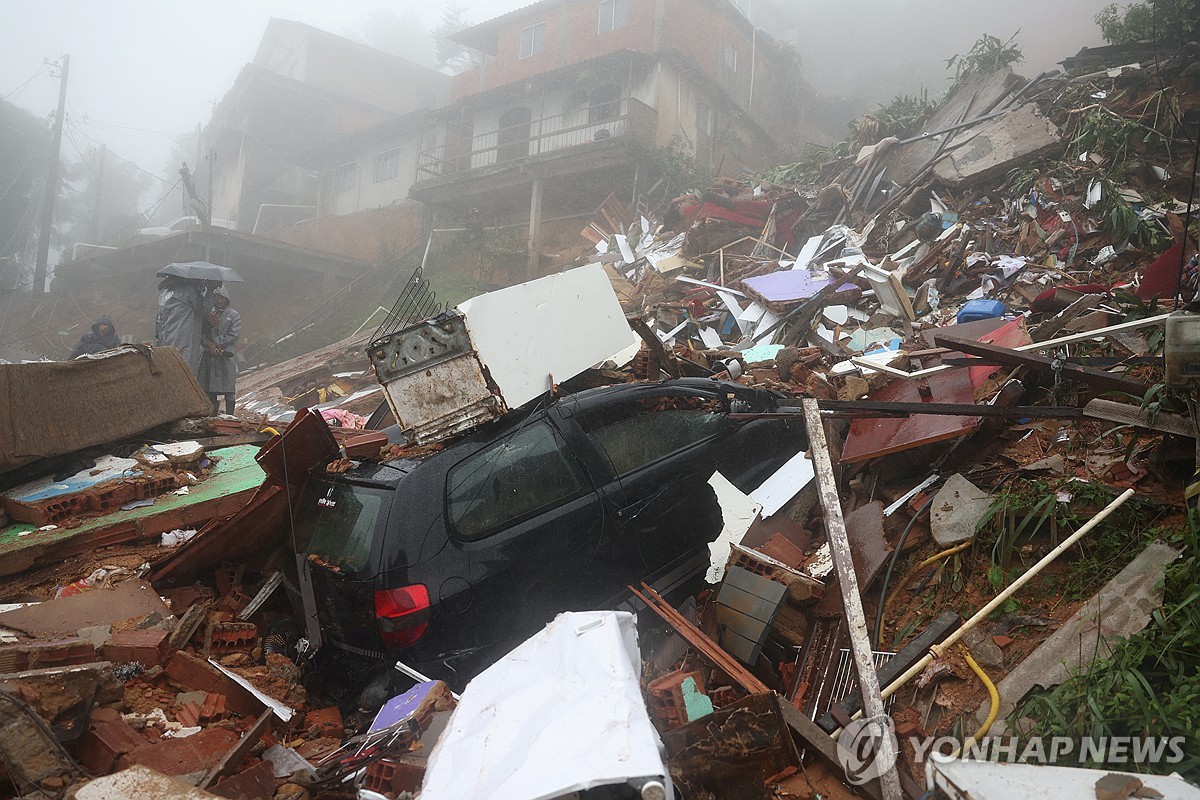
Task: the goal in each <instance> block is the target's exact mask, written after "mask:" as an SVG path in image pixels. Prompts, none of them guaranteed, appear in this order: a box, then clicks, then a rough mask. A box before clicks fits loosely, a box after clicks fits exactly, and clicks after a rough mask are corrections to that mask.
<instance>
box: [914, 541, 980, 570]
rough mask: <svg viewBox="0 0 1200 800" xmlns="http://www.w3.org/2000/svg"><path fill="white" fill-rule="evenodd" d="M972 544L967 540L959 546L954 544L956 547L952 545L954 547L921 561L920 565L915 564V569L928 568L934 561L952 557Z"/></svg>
mask: <svg viewBox="0 0 1200 800" xmlns="http://www.w3.org/2000/svg"><path fill="white" fill-rule="evenodd" d="M973 543H974V542H972V541H971V540H970V539H968V540H967V541H965V542H962V543H961V544H956V545H954V547H950V548H947V549H945V550H943V551H942V552H940V553H934V554H933V555H931V556H930V557H929V558H927V559H925V560H924V561H922V562H921V563H920V564H917V569H920V568H921V567H928V566H929V565H930V564H932V563H934V562H935V561H941V560H942V559H943V558H947V557H949V556H952V555H954V554H955V553H957V552H958V551H959V550H966V549H967V548H968V547H970V546H971V545H972V544H973Z"/></svg>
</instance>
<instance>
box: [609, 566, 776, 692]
mask: <svg viewBox="0 0 1200 800" xmlns="http://www.w3.org/2000/svg"><path fill="white" fill-rule="evenodd" d="M629 591H631V592H633V595H634V596H635V597H636V598H637V599H639V600H641V601H642V602H643V603H645V604H646V607H647V608H649V609H650V610H651V611H653V612H654V613H656V614H658V615H659V616H660V617H662V618H663V621H664V622H666V623H667V624H668V625H670V626H671V627H672V628H674V629H675V631H676V632H677V633H678V634H679V635H680V636H682V637H683V638H684V640H685V641H687V643H688V644H690V645H691V646H692V647H694V648H696V650H697V651H699V652H700V653H701V654H703V655H704V656H705V657H706V658H708V660H709V661H711V662H713V664H714V665H716V667H717V668H718V669H720V670H721V671H722V672H724V673H725V674H726V675H728V676H729V677H730V678H731V679H732V680H733V681H734V682H735V683H737V684H738V685H739V686H741V687H742V688H743V689H744V690H745V691H746V693H747V694H768V693H770V691H771V690H770V689H769V688H767V685H766V684H765V683H763V682H762V681H760V680H759V679H758V678H757V677H755V676H754V674H753V673H751V672H750V671H749V670H747V669H746V668H745V667H743V666H742V665H741V664H739V663H738V662H737V660H736V659H734V658H733V657H732V656H731V655H729V654H728V653H726V652H725V651H724V650H722V649H721V647H720V646H719V645H718V644H717V643H716V642H714V641H713V640H712V639H710V638H708V637H707V636H706V635H705V634H704V631H702V630H700V629H699V628H697V627H696V626H695V625H693V624H692V623H691V622H689V621H688V620H687V619H686V618H685V617H684V616H683V615H682V614H680V613H679V612H678V611H676V610H675V609H674V608H672V607H671V605H670V604H669V603H668V602H667V601H666V600H663V599H662V596H661V595H659V594H658V592H656V591H654V590H653V589H652V588H650V587H649V586H648V585H647V584H645V583H643V584H642V591H638V590H637V589H635V588H633V587H632V586H630V587H629ZM643 592H644V594H643Z"/></svg>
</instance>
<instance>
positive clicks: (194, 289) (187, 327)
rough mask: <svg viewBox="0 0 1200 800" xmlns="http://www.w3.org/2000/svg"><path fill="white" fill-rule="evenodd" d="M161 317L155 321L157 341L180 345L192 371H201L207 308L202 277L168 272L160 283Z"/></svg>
mask: <svg viewBox="0 0 1200 800" xmlns="http://www.w3.org/2000/svg"><path fill="white" fill-rule="evenodd" d="M158 289H159V291H158V317H157V318H156V319H155V321H154V343H155V344H156V345H158V346H160V347H175V348H178V350H179V353H180V355H182V356H183V360H184V361H186V362H187V365H188V368H189V369H190V370H191V371H192V374H193V375H196V376H197V377H199V375H200V355H201V353H202V352H203V350H204V345H203V342H202V339H201V327H202V325H203V322H204V314H205V313H206V312H207V311H208V300H207V299H206V298H205V296H204V284H203V283H202V282H201V281H195V280H188V279H186V278H177V277H175V276H173V275H172V276H168V277H166V278H164V279H163V281H162V283H160V284H158Z"/></svg>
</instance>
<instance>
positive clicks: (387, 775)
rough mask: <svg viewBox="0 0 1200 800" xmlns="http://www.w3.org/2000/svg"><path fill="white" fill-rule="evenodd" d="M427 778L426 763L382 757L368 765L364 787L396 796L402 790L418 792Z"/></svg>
mask: <svg viewBox="0 0 1200 800" xmlns="http://www.w3.org/2000/svg"><path fill="white" fill-rule="evenodd" d="M423 780H425V765H424V764H414V763H410V762H408V761H404V760H399V759H391V758H381V759H379V760H378V761H375V762H373V763H372V764H371V766H369V767H367V774H366V775H365V776H364V777H363V788H364V789H367V790H368V791H372V792H379V793H380V794H385V795H388V796H389V797H395V796H396V795H398V794H400V793H401V792H412V793H414V794H415V793H416V792H417V791H419V790H420V788H421V782H422V781H423Z"/></svg>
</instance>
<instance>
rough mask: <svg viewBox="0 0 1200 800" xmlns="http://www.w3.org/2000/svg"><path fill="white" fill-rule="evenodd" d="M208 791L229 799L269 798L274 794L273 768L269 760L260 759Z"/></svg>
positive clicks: (253, 799)
mask: <svg viewBox="0 0 1200 800" xmlns="http://www.w3.org/2000/svg"><path fill="white" fill-rule="evenodd" d="M208 791H209V792H211V793H212V794H215V795H217V796H218V797H228V798H231V800H269V798H271V797H272V796H274V794H275V770H274V768H273V767H272V766H271V762H270V761H260V762H258V763H257V764H255V765H254V766H253V767H250V768H249V769H245V770H242V771H241V772H239V773H238V774H237V775H234V776H233V777H232V778H226V779H225V780H223V781H221V782H220V783H218V784H217V785H216V786H214V787H212V788H211V789H209V790H208Z"/></svg>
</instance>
